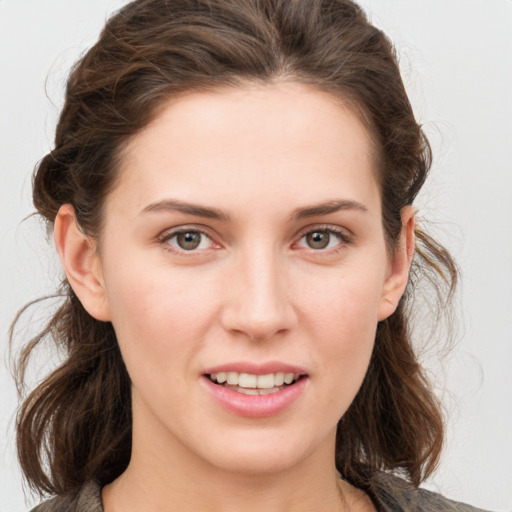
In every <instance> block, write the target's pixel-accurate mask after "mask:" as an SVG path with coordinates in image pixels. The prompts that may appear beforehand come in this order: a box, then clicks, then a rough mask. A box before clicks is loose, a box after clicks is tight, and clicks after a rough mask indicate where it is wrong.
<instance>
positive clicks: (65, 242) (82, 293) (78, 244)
mask: <svg viewBox="0 0 512 512" xmlns="http://www.w3.org/2000/svg"><path fill="white" fill-rule="evenodd" d="M54 240H55V246H56V248H57V252H58V253H59V256H60V260H61V263H62V266H63V268H64V272H65V274H66V277H67V280H68V282H69V284H70V285H71V287H72V288H73V291H74V292H75V294H76V296H77V297H78V299H79V300H80V302H81V303H82V305H83V306H84V308H85V310H86V311H87V312H88V313H89V314H90V315H91V316H93V317H94V318H96V319H97V320H101V321H109V320H110V310H109V307H108V301H107V297H106V292H105V285H104V282H103V273H102V266H101V261H100V257H99V254H98V252H97V243H96V241H95V240H94V239H92V238H91V237H89V236H87V235H85V234H84V233H83V232H82V230H81V229H80V227H79V226H78V223H77V220H76V215H75V210H74V208H73V206H71V205H70V204H65V205H63V206H61V208H60V209H59V212H58V213H57V216H56V218H55V223H54Z"/></svg>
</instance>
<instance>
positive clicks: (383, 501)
mask: <svg viewBox="0 0 512 512" xmlns="http://www.w3.org/2000/svg"><path fill="white" fill-rule="evenodd" d="M367 491H368V493H369V494H370V496H371V497H372V499H373V500H374V502H375V504H376V505H377V507H378V509H379V511H382V512H486V511H484V510H483V509H479V508H475V507H472V506H470V505H466V504H464V503H459V502H456V501H452V500H449V499H447V498H445V497H444V496H441V495H440V494H438V493H435V492H432V491H428V490H426V489H421V488H418V487H415V486H413V485H412V484H410V483H409V482H407V481H405V480H403V479H401V478H398V477H396V476H393V475H390V474H387V473H378V474H375V475H374V476H373V477H372V479H371V482H370V484H369V487H368V489H367Z"/></svg>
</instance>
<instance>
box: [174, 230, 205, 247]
mask: <svg viewBox="0 0 512 512" xmlns="http://www.w3.org/2000/svg"><path fill="white" fill-rule="evenodd" d="M177 242H178V245H179V246H180V247H181V248H182V249H186V250H189V251H191V250H193V249H197V247H198V246H199V244H200V243H201V233H197V232H194V231H187V232H186V233H180V234H179V235H178V236H177Z"/></svg>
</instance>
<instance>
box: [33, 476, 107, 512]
mask: <svg viewBox="0 0 512 512" xmlns="http://www.w3.org/2000/svg"><path fill="white" fill-rule="evenodd" d="M31 512H103V505H102V504H101V488H100V486H99V485H98V484H97V483H96V482H89V483H87V484H86V485H84V486H83V487H82V489H80V491H79V492H78V493H77V494H75V495H73V496H56V497H55V498H52V499H50V500H48V501H45V502H44V503H41V504H40V505H38V506H37V507H35V508H33V509H32V510H31Z"/></svg>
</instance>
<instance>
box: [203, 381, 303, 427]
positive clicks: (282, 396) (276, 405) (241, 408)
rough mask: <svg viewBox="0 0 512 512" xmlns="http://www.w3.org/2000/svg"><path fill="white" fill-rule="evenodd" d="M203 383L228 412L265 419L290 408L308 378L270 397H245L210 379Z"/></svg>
mask: <svg viewBox="0 0 512 512" xmlns="http://www.w3.org/2000/svg"><path fill="white" fill-rule="evenodd" d="M203 381H204V383H205V385H206V387H207V389H208V391H209V392H210V393H211V394H212V396H213V397H214V399H215V400H217V402H219V403H220V405H221V406H223V407H224V408H225V409H227V410H228V411H230V412H232V413H234V414H237V415H238V416H245V417H247V418H265V417H268V416H274V415H276V414H279V413H280V412H282V411H284V410H285V409H286V408H288V407H289V406H290V405H291V404H292V403H293V402H295V400H297V399H298V398H299V396H300V395H301V394H302V392H303V391H304V388H305V386H306V381H307V377H302V378H301V379H299V380H298V381H297V382H295V384H291V385H289V386H286V387H284V388H283V389H282V390H281V391H277V392H276V393H271V394H270V395H245V394H243V393H238V392H237V391H233V390H232V389H228V388H225V387H223V386H219V385H218V384H214V383H213V382H212V381H211V380H210V379H209V378H208V377H206V376H204V377H203Z"/></svg>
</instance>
